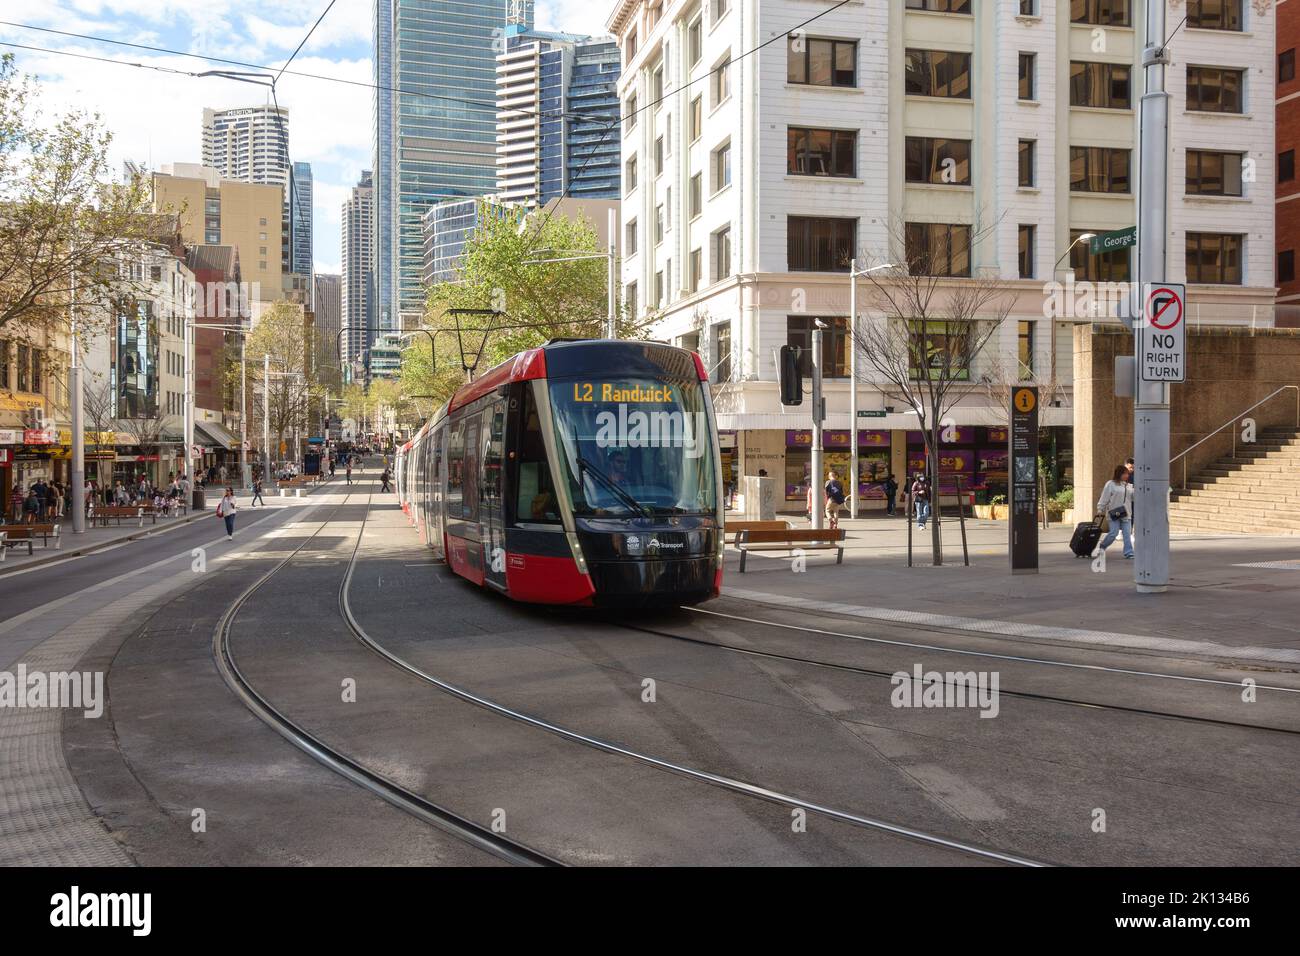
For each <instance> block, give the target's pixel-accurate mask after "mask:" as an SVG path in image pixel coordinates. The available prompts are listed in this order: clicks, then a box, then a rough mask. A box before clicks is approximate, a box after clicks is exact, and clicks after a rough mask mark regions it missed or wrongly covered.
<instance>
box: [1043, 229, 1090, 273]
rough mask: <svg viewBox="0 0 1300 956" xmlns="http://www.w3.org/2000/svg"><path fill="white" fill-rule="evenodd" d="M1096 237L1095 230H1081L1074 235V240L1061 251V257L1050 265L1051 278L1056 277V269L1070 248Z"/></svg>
mask: <svg viewBox="0 0 1300 956" xmlns="http://www.w3.org/2000/svg"><path fill="white" fill-rule="evenodd" d="M1096 237H1097V234H1096V233H1095V232H1081V233H1079V234H1078V235H1077V236H1075V237H1074V241H1073V242H1071V243H1070V244H1069V245H1068V246H1066V247H1065V251H1064V252H1062V253H1061V258H1060V259H1057V260H1056V265H1054V266H1052V277H1053V278H1055V277H1056V270H1057V269H1059V268H1060V267H1061V263H1062V262H1063V261H1064V260H1065V257H1066V256H1068V255H1069V254H1070V252H1071V250H1073V249H1074V247H1075V246H1077V245H1078V244H1079V243H1081V242H1083V241H1084V240H1085V239H1095V238H1096Z"/></svg>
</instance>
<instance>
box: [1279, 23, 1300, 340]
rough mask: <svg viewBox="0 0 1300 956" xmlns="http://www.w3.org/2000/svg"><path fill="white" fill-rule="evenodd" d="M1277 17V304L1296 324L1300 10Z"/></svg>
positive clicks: (1299, 295) (1299, 310)
mask: <svg viewBox="0 0 1300 956" xmlns="http://www.w3.org/2000/svg"><path fill="white" fill-rule="evenodd" d="M1273 12H1274V13H1275V14H1276V16H1277V65H1276V71H1277V72H1276V78H1277V106H1276V118H1277V286H1278V290H1277V301H1278V303H1279V304H1286V305H1289V306H1290V308H1289V309H1287V310H1285V311H1286V312H1289V313H1290V314H1291V316H1292V322H1293V324H1295V325H1300V322H1296V321H1295V319H1294V317H1295V316H1296V315H1297V314H1298V313H1300V308H1297V307H1298V306H1300V279H1297V277H1296V254H1297V252H1300V179H1297V178H1296V168H1295V160H1296V150H1297V149H1300V79H1297V78H1296V63H1295V58H1296V50H1297V48H1300V9H1297V7H1296V6H1295V5H1294V4H1289V3H1280V4H1277V5H1276V6H1274V7H1273Z"/></svg>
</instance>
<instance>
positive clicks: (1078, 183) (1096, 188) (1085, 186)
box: [1070, 146, 1131, 193]
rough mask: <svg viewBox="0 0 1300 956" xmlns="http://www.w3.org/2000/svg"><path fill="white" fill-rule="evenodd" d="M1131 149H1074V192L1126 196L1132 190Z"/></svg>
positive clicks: (1072, 159)
mask: <svg viewBox="0 0 1300 956" xmlns="http://www.w3.org/2000/svg"><path fill="white" fill-rule="evenodd" d="M1130 156H1131V150H1127V149H1111V148H1110V147H1107V146H1071V147H1070V191H1071V192H1076V193H1126V192H1128V191H1129V159H1130Z"/></svg>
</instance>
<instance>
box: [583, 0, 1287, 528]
mask: <svg viewBox="0 0 1300 956" xmlns="http://www.w3.org/2000/svg"><path fill="white" fill-rule="evenodd" d="M1184 13H1188V14H1189V20H1188V25H1187V26H1186V27H1185V28H1184V30H1183V31H1180V33H1179V34H1178V36H1177V37H1176V39H1175V40H1174V41H1173V43H1172V44H1171V46H1170V49H1171V51H1172V55H1173V58H1174V65H1173V66H1172V67H1170V68H1169V70H1168V71H1167V77H1168V82H1167V85H1168V89H1169V91H1170V93H1171V94H1172V97H1173V100H1172V105H1171V109H1170V150H1171V155H1170V164H1169V168H1170V189H1169V220H1168V222H1169V229H1170V234H1169V237H1168V271H1167V277H1168V279H1169V280H1170V281H1172V282H1181V281H1186V282H1187V283H1188V284H1189V315H1190V319H1191V320H1192V321H1193V322H1196V321H1203V322H1243V323H1249V322H1252V321H1253V322H1257V323H1261V324H1268V323H1269V322H1271V308H1272V303H1273V296H1274V285H1273V282H1274V279H1273V225H1272V221H1273V220H1272V195H1273V180H1274V171H1273V145H1272V144H1273V129H1274V117H1273V110H1272V103H1271V99H1270V94H1271V91H1272V89H1273V76H1272V73H1273V42H1274V40H1273V38H1274V25H1273V14H1272V12H1271V10H1270V9H1268V8H1267V7H1264V8H1263V9H1262V10H1261V7H1260V5H1257V4H1247V3H1246V2H1245V0H1215V2H1214V3H1213V4H1211V3H1209V2H1208V0H1200V2H1198V0H1186V2H1185V3H1179V4H1178V5H1177V7H1176V8H1175V6H1174V5H1173V4H1172V3H1171V5H1170V10H1169V25H1170V27H1171V28H1172V27H1173V26H1174V25H1176V24H1177V23H1178V21H1179V20H1180V19H1182V16H1183V14H1184ZM1144 16H1145V11H1144V8H1143V3H1142V0H1054V2H1053V0H862V2H859V0H850V2H849V3H847V4H844V5H841V6H838V7H837V6H836V5H835V4H834V3H832V2H830V0H798V2H793V3H792V2H790V0H704V2H703V3H701V2H692V0H677V2H673V0H660V2H655V0H620V2H619V3H618V5H617V6H616V7H615V9H614V11H613V13H612V14H611V16H610V18H609V20H608V23H607V28H608V29H609V31H610V32H611V33H613V34H614V35H615V36H616V37H617V38H618V40H619V43H620V46H621V48H622V51H623V73H622V75H621V77H620V82H619V95H620V99H621V102H622V104H623V124H622V130H621V133H622V159H623V183H624V190H623V197H624V198H623V217H622V219H623V222H624V228H623V236H622V239H623V242H622V248H623V291H624V296H625V299H626V301H627V302H628V303H629V304H630V305H632V306H633V307H634V308H635V309H637V310H638V311H639V312H641V313H644V312H646V311H652V312H657V313H658V314H659V315H660V316H661V320H660V322H659V323H658V325H657V326H656V329H657V331H656V337H658V338H663V339H668V340H671V341H674V342H677V343H679V344H684V345H687V346H690V347H693V348H697V349H698V350H699V351H700V352H701V354H702V355H703V357H704V358H705V361H706V364H707V365H708V366H709V368H710V369H711V370H712V373H713V377H714V381H715V382H716V383H717V386H718V387H717V388H716V390H715V392H716V395H717V398H716V404H717V407H718V410H719V416H718V417H719V427H720V428H721V429H723V430H724V435H723V444H724V458H725V459H726V464H727V466H728V467H729V468H732V469H733V472H732V474H731V475H730V476H729V477H733V478H734V477H739V475H741V474H744V475H753V474H757V473H758V469H759V468H764V469H766V471H767V472H768V473H769V474H770V475H773V476H779V475H782V474H784V475H785V476H786V486H787V496H788V498H789V499H790V500H791V502H792V504H793V502H795V501H801V499H802V495H803V487H805V486H806V482H807V480H808V478H807V475H808V468H809V458H810V455H809V443H810V435H809V432H808V428H809V419H810V415H809V411H810V406H809V402H808V401H807V399H805V402H804V404H803V406H802V407H799V408H786V407H783V406H782V405H780V403H779V397H778V388H777V368H776V361H775V356H776V353H777V351H778V348H779V347H780V346H782V345H786V344H795V345H804V346H807V345H808V344H809V343H810V331H811V329H812V327H813V324H814V322H815V321H816V319H821V320H822V321H823V322H824V323H825V324H826V326H827V330H826V331H825V332H824V334H823V356H824V360H823V367H824V369H825V371H826V375H827V384H826V399H827V412H828V417H827V420H826V422H825V425H826V427H827V429H828V432H827V437H826V438H825V440H824V447H825V448H826V449H827V451H828V454H827V455H826V463H827V467H828V468H829V467H831V466H835V467H837V468H838V469H839V470H840V473H841V474H846V473H847V463H848V458H849V455H848V452H849V448H850V445H849V442H850V438H849V429H850V422H849V414H848V411H849V388H848V367H849V364H850V363H849V348H848V343H847V339H848V318H847V317H848V313H849V280H848V271H849V264H850V262H851V261H854V260H856V262H857V264H858V267H859V268H860V269H861V268H863V267H865V266H871V265H876V264H884V263H894V264H908V265H914V264H918V263H921V262H926V263H927V264H928V265H927V266H926V267H925V269H926V271H930V272H935V273H937V274H940V275H943V276H950V277H952V278H951V279H947V278H945V279H944V281H943V283H941V285H946V286H950V287H960V285H961V283H962V282H963V277H967V276H972V275H974V276H980V277H985V278H996V279H997V280H998V281H999V282H1000V283H1002V284H1003V285H1004V286H1005V290H1006V294H1007V296H1008V297H1010V298H1011V299H1012V300H1013V303H1014V304H1013V305H1012V307H1011V311H1010V314H1009V315H1008V316H1007V317H1006V319H1005V321H1004V323H1003V326H1002V328H1001V329H1000V330H999V333H998V334H996V335H995V336H994V337H993V339H992V340H991V342H990V346H989V347H988V348H987V349H986V350H985V353H984V354H983V355H982V356H981V357H980V359H979V360H978V361H977V362H976V363H975V364H974V366H973V367H972V368H971V369H970V372H969V378H970V382H971V384H970V386H969V388H968V389H966V391H967V394H965V395H964V396H963V397H962V399H961V401H960V403H959V404H958V406H957V407H956V409H954V412H953V418H954V419H955V422H954V424H955V425H956V426H959V427H957V428H956V429H955V431H954V432H953V434H952V437H953V439H954V440H953V441H952V443H951V444H952V453H951V454H948V453H947V452H945V467H951V468H953V469H954V470H956V471H958V472H961V473H963V474H964V475H965V476H966V478H967V480H966V481H965V483H964V484H965V486H966V487H972V486H974V487H976V488H979V487H983V486H984V485H986V484H987V486H988V487H989V488H990V489H992V488H994V487H995V486H996V485H997V484H998V481H997V480H996V479H997V477H998V473H999V470H1001V472H1002V478H1001V480H1002V481H1003V482H1004V481H1005V477H1004V474H1005V458H1003V457H1001V456H1000V455H999V454H996V453H995V452H997V451H998V450H999V449H1001V451H1003V452H1004V451H1005V447H1006V443H1005V438H1004V436H1003V434H1002V432H1001V431H1000V427H1001V426H1004V425H1005V412H1004V410H1003V407H1002V405H1001V403H1000V402H999V401H997V400H996V398H995V396H997V395H999V394H1002V393H1003V392H1005V389H1002V390H1001V391H999V390H998V389H997V388H994V387H991V386H995V385H997V384H998V382H999V381H1000V380H1001V379H1005V378H1010V379H1011V380H1013V381H1029V382H1036V383H1038V384H1040V385H1042V386H1044V389H1045V391H1044V398H1043V402H1044V406H1045V407H1044V408H1043V409H1042V416H1041V418H1040V421H1041V422H1042V424H1043V425H1044V426H1045V427H1048V428H1051V429H1052V430H1053V440H1054V443H1055V445H1056V450H1057V452H1058V455H1059V460H1060V461H1061V463H1062V467H1063V469H1064V470H1066V471H1067V472H1068V469H1069V463H1070V455H1069V449H1070V444H1069V442H1070V429H1069V427H1068V426H1069V425H1070V424H1071V421H1072V415H1073V410H1072V408H1071V404H1072V401H1071V387H1070V375H1071V368H1072V340H1073V337H1072V325H1073V323H1075V322H1078V321H1092V320H1095V319H1096V318H1098V316H1097V315H1094V314H1091V313H1088V312H1086V311H1084V309H1083V308H1081V307H1082V306H1084V305H1086V304H1087V300H1086V299H1084V298H1083V297H1079V298H1078V299H1071V298H1069V297H1063V296H1060V295H1055V294H1054V293H1055V292H1056V291H1057V289H1058V288H1059V286H1058V285H1057V283H1065V282H1066V281H1067V279H1068V278H1069V274H1070V271H1071V270H1072V278H1073V279H1074V280H1077V281H1085V280H1086V281H1093V282H1097V281H1115V282H1121V281H1127V280H1130V279H1134V278H1136V264H1135V258H1136V257H1135V255H1134V250H1133V249H1131V248H1123V247H1121V248H1116V249H1112V250H1110V251H1104V252H1098V253H1094V252H1092V251H1091V248H1090V243H1089V242H1088V241H1087V240H1081V239H1080V238H1079V237H1080V236H1082V235H1083V234H1085V233H1093V234H1101V233H1107V232H1111V231H1116V230H1122V229H1126V228H1129V227H1133V226H1134V224H1135V223H1136V221H1137V214H1136V205H1135V192H1136V189H1137V157H1136V149H1135V146H1136V142H1137V135H1136V132H1137V106H1138V101H1139V98H1140V95H1141V69H1140V65H1139V64H1140V52H1141V50H1140V47H1141V44H1142V26H1141V25H1142V23H1143V22H1144V19H1143V18H1144ZM810 19H811V22H808V23H807V24H806V25H804V26H802V27H801V28H800V26H799V25H800V24H804V23H805V21H809V20H810ZM796 28H797V29H796ZM868 285H869V280H867V279H860V280H859V282H858V288H859V295H860V298H859V312H860V315H862V316H864V317H865V316H869V314H870V307H871V306H870V303H871V299H870V296H869V295H868V294H866V289H865V287H867V286H868ZM1067 288H1068V285H1067ZM1076 310H1077V311H1076ZM1111 316H1113V312H1108V313H1106V314H1105V315H1104V316H1102V317H1103V318H1108V319H1109V318H1110V317H1111ZM864 320H865V319H864ZM858 376H859V382H860V384H859V396H860V404H859V407H860V408H861V409H863V410H867V411H870V412H871V413H873V415H883V417H872V418H869V419H865V420H863V421H860V422H859V423H858V424H859V425H863V426H865V425H869V426H870V430H863V431H861V432H860V433H859V438H858V441H859V446H860V449H861V453H862V465H861V470H860V474H859V480H860V482H861V483H862V484H861V487H862V488H863V490H864V494H866V495H867V496H868V497H870V496H871V495H873V494H878V493H877V492H876V491H874V488H872V487H869V486H874V484H875V482H876V481H878V480H879V479H880V478H882V477H883V476H884V475H885V474H888V473H889V472H893V473H894V474H896V475H899V476H902V475H903V474H905V473H906V472H908V471H915V470H917V469H916V465H917V458H918V455H919V454H920V448H921V445H920V439H919V435H918V434H916V433H915V432H912V433H910V434H909V428H911V429H915V428H916V418H915V417H914V416H911V415H908V414H904V412H905V410H906V409H905V408H904V407H898V406H899V403H897V402H895V401H892V400H890V399H889V398H887V397H886V395H885V393H884V392H883V391H882V389H881V387H880V386H879V385H878V384H877V383H876V382H873V375H872V371H871V369H870V367H869V364H868V363H866V362H865V361H862V362H859V371H858ZM807 393H808V389H805V395H807ZM733 436H734V437H733ZM986 452H987V453H986ZM876 504H877V506H878V505H880V504H881V503H880V502H876Z"/></svg>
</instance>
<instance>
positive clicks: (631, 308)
mask: <svg viewBox="0 0 1300 956" xmlns="http://www.w3.org/2000/svg"><path fill="white" fill-rule="evenodd" d="M623 302H624V304H625V305H626V306H627V313H628V315H636V314H637V311H636V283H635V282H629V283H628V284H627V287H626V288H625V289H624V290H623Z"/></svg>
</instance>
